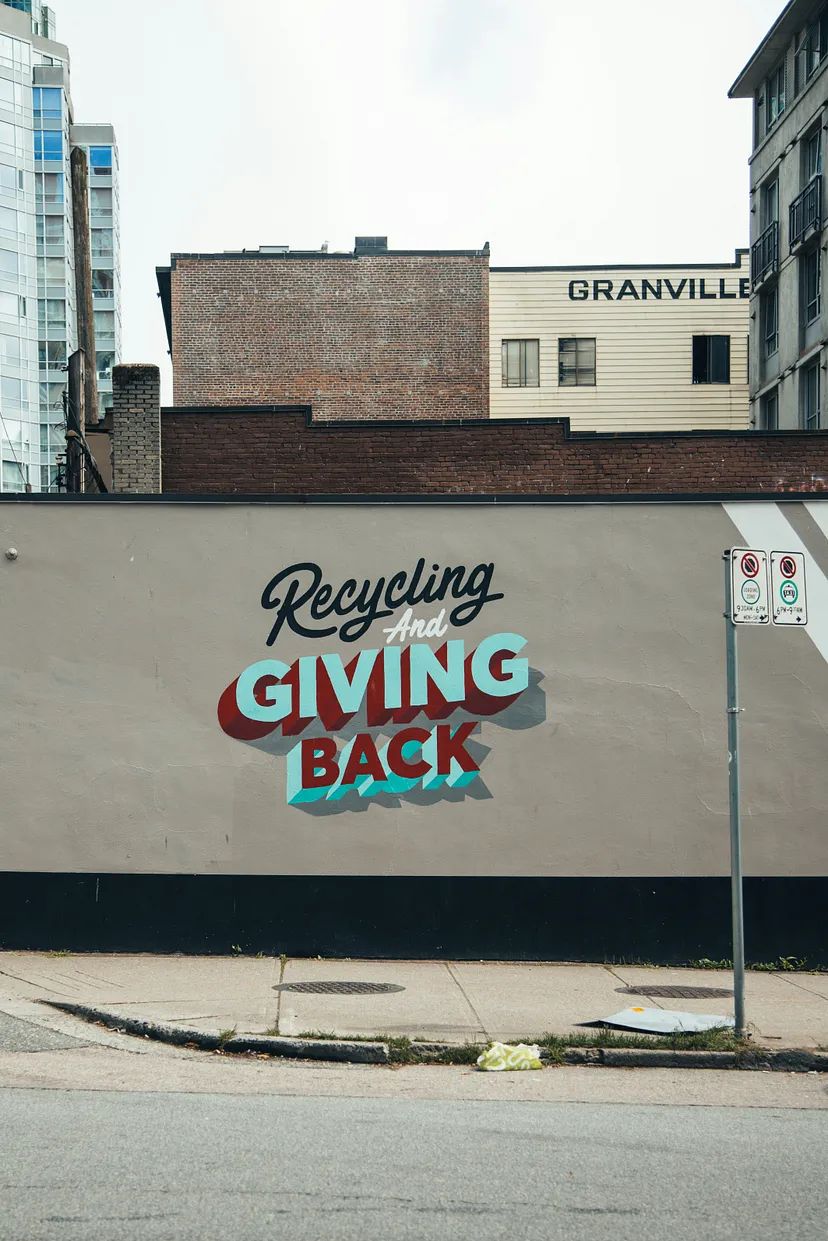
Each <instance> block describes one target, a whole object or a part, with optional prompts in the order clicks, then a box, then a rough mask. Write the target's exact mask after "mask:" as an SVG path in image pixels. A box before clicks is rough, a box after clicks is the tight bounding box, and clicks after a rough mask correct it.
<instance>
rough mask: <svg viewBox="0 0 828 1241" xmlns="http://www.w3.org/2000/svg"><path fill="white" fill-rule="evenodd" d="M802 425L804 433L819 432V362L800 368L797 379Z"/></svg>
mask: <svg viewBox="0 0 828 1241" xmlns="http://www.w3.org/2000/svg"><path fill="white" fill-rule="evenodd" d="M799 402H800V406H801V409H802V425H803V427H804V428H805V430H806V431H818V430H819V362H818V361H816V362H812V363H811V365H810V366H805V367H803V368H802V371H801V373H800V378H799Z"/></svg>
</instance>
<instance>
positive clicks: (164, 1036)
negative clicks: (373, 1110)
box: [40, 1000, 389, 1064]
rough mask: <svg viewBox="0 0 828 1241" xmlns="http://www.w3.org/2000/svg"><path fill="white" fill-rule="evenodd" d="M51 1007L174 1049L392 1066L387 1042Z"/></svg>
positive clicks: (61, 1003) (51, 1003) (58, 1002)
mask: <svg viewBox="0 0 828 1241" xmlns="http://www.w3.org/2000/svg"><path fill="white" fill-rule="evenodd" d="M40 1003H41V1004H47V1005H48V1006H49V1008H56V1009H59V1010H60V1012H62V1013H69V1014H70V1015H71V1016H73V1017H81V1018H82V1019H83V1020H84V1021H94V1022H98V1023H99V1024H100V1025H104V1026H107V1027H108V1029H110V1030H118V1031H121V1032H123V1033H125V1034H134V1035H136V1036H137V1037H138V1038H149V1039H153V1040H154V1041H155V1042H158V1043H171V1044H172V1045H173V1046H174V1047H187V1046H195V1047H197V1048H198V1049H199V1050H200V1051H227V1052H234V1053H241V1052H258V1053H259V1054H260V1055H270V1056H288V1057H291V1058H294V1059H302V1060H342V1061H345V1062H347V1063H348V1064H388V1062H389V1061H388V1045H387V1043H349V1042H347V1041H346V1040H344V1039H337V1040H336V1042H334V1041H333V1040H325V1039H303V1038H277V1037H275V1036H274V1037H272V1038H271V1037H270V1036H269V1035H257V1034H244V1035H239V1036H236V1035H234V1036H233V1037H232V1038H229V1039H221V1038H219V1036H218V1035H217V1034H206V1033H205V1032H204V1031H203V1030H188V1029H187V1028H186V1027H184V1026H168V1025H164V1024H163V1023H161V1022H158V1021H143V1020H142V1019H141V1018H140V1017H122V1016H118V1015H117V1014H116V1013H110V1012H107V1011H106V1009H103V1008H91V1007H90V1006H89V1005H88V1004H69V1003H65V1002H64V1001H61V1000H41V1001H40Z"/></svg>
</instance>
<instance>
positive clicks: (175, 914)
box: [0, 871, 828, 965]
mask: <svg viewBox="0 0 828 1241" xmlns="http://www.w3.org/2000/svg"><path fill="white" fill-rule="evenodd" d="M827 909H828V877H816V878H766V879H755V878H748V879H746V880H745V927H746V944H747V957H748V960H749V961H772V960H775V959H777V958H778V957H779V956H796V957H807V959H808V962H809V964H811V965H816V964H828V919H826V910H827ZM730 943H731V941H730V881H729V879H727V878H726V877H711V878H695V879H690V878H686V879H684V878H666V879H645V878H642V879H635V878H632V879H628V878H621V879H585V878H557V877H556V878H450V877H445V878H425V877H422V878H421V877H416V876H384V875H376V876H374V875H370V876H334V875H327V876H303V875H274V876H271V875H129V874H104V875H89V874H83V875H80V874H39V873H35V872H28V871H27V872H10V871H6V872H0V948H3V949H32V950H37V949H61V948H63V949H70V950H72V951H75V952H165V953H169V952H184V953H215V954H229V953H230V952H232V950H233V946H234V945H237V946H240V947H241V949H242V951H243V952H245V953H256V952H264V953H266V954H268V955H271V954H273V955H276V954H278V953H282V952H284V953H287V954H288V955H289V956H297V957H310V956H323V957H381V958H387V959H389V958H390V959H393V958H398V959H405V958H408V959H418V958H419V959H433V958H453V959H456V960H507V961H651V962H653V963H658V964H679V963H682V962H687V961H689V960H693V959H697V958H700V957H709V958H711V959H714V960H719V959H722V958H728V957H730V955H731V949H730Z"/></svg>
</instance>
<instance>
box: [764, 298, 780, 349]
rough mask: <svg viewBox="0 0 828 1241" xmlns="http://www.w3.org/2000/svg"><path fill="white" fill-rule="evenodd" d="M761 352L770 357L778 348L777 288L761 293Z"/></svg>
mask: <svg viewBox="0 0 828 1241" xmlns="http://www.w3.org/2000/svg"><path fill="white" fill-rule="evenodd" d="M761 305H762V352H763V355H764V357H766V358H770V357H773V355H774V354H775V353H776V351H777V349H778V348H779V290H778V289H769V290H768V292H767V293H763V294H762V303H761Z"/></svg>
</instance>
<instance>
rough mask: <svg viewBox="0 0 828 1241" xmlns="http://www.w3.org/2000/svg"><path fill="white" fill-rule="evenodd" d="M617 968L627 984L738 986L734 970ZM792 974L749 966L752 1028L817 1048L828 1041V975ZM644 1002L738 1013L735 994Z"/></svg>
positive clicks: (761, 1037) (622, 1003)
mask: <svg viewBox="0 0 828 1241" xmlns="http://www.w3.org/2000/svg"><path fill="white" fill-rule="evenodd" d="M613 972H614V973H615V974H616V975H617V976H618V977H619V978H622V979H623V982H624V984H625V985H627V986H633V985H641V986H676V987H677V986H685V987H722V988H728V989H732V987H733V977H732V975H731V974H730V973H726V972H724V971H720V970H683V969H661V968H658V969H651V968H642V967H635V966H632V967H631V966H613ZM791 978H792V980H793V981H791V982H789V981H788V978H787V975H785V974H781V973H780V974H775V973H771V972H765V971H757V970H748V972H747V974H746V975H745V1013H746V1018H747V1022H748V1027H749V1029H751V1030H752V1031H753V1034H754V1037H755V1038H756V1039H757V1041H759V1042H763V1043H767V1044H768V1046H774V1045H775V1046H780V1045H781V1046H784V1047H794V1046H799V1047H813V1046H816V1045H817V1044H824V1043H828V985H826V984H828V977H826V976H825V975H820V974H797V975H791ZM814 983H816V986H814V985H813V984H814ZM822 991H824V992H825V995H824V996H823V995H822V994H821V992H822ZM616 998H617V999H618V1000H619V1004H618V1007H619V1008H626V1007H628V1005H629V1004H631V1003H635V999H634V997H633V996H630V995H626V996H625V995H624V994H622V993H619V994H618V995H617V997H616ZM642 1002H646V1004H647V1006H648V1007H652V1008H681V1009H683V1010H684V1011H685V1012H688V1013H721V1014H722V1015H723V1016H733V997H732V996H729V997H721V998H712V999H681V1000H673V999H669V998H647V999H646V1001H644V1000H642Z"/></svg>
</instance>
